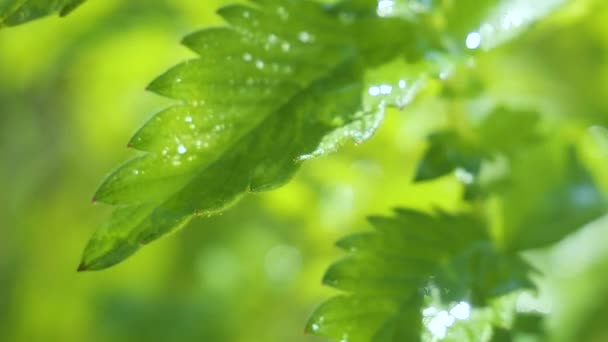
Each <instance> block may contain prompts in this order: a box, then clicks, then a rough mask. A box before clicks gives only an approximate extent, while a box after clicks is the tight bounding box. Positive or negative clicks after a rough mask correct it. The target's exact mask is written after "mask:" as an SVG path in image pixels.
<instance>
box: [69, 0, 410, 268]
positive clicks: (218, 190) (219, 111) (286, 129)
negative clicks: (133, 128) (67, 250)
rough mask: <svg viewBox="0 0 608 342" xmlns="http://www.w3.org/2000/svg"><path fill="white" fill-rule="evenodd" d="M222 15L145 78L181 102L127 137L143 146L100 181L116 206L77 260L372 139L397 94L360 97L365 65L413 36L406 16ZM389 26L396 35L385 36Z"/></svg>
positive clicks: (103, 257)
mask: <svg viewBox="0 0 608 342" xmlns="http://www.w3.org/2000/svg"><path fill="white" fill-rule="evenodd" d="M219 14H220V15H221V16H222V17H223V18H224V19H225V20H226V21H227V22H228V23H229V24H230V26H227V27H217V28H209V29H205V30H202V31H200V32H197V33H194V34H191V35H189V36H188V37H186V38H185V39H184V44H185V45H186V46H188V47H190V48H191V49H192V50H193V51H195V52H196V53H197V54H198V55H199V58H197V59H193V60H189V61H186V62H184V63H182V64H179V65H177V66H175V67H173V68H172V69H170V70H169V71H167V72H166V73H165V74H164V75H162V76H160V77H159V78H157V79H156V80H155V81H153V82H152V83H151V84H150V86H149V89H150V90H152V91H153V92H155V93H158V94H160V95H163V96H166V97H170V98H173V99H176V100H179V101H180V102H179V103H177V104H175V105H174V106H172V107H170V108H167V109H165V110H164V111H162V112H160V113H158V114H156V115H155V116H154V117H153V118H152V119H150V121H148V123H146V124H145V125H144V126H143V127H142V128H141V129H140V130H139V131H138V132H137V133H136V134H135V136H134V137H133V138H132V139H131V141H130V143H129V145H130V146H131V147H133V148H135V149H137V150H140V151H143V152H144V153H142V154H140V155H139V156H138V157H136V158H134V159H132V160H130V161H128V162H127V163H125V164H124V165H122V166H121V167H119V168H118V169H117V170H116V171H115V172H114V173H112V174H111V175H110V176H109V177H108V178H107V179H106V180H105V182H104V183H103V184H102V185H101V187H100V188H99V190H98V191H97V193H96V195H95V200H96V201H99V202H104V203H108V204H112V205H116V206H117V209H116V211H117V213H116V215H115V216H116V217H117V218H115V219H113V220H111V221H110V223H109V224H108V225H107V226H105V227H104V228H103V229H100V230H99V231H98V232H97V233H96V234H95V236H94V237H93V238H92V240H91V241H90V242H89V244H88V246H87V247H86V250H85V252H84V256H83V261H82V265H81V267H80V269H81V270H85V269H100V268H104V267H108V266H111V265H113V264H115V263H117V262H119V261H120V260H122V259H123V258H125V257H126V256H128V255H129V254H131V253H133V252H134V251H135V250H137V249H138V248H139V246H140V245H142V244H145V243H148V242H150V241H152V240H155V239H157V238H158V237H160V236H162V235H165V234H167V233H169V232H171V231H174V230H175V229H176V228H179V227H181V226H182V225H184V224H185V223H186V222H188V221H189V220H190V219H191V218H192V217H193V216H195V215H211V214H214V213H216V212H218V211H221V210H224V209H225V208H227V207H228V206H230V205H231V204H232V203H234V202H235V201H236V200H238V199H239V198H240V197H241V196H243V195H244V194H245V193H247V192H257V191H264V190H269V189H273V188H275V187H277V186H280V185H282V184H283V183H285V182H286V181H287V180H288V179H289V178H290V177H291V176H292V175H293V174H294V172H295V171H296V169H297V168H298V166H299V163H300V161H301V160H303V159H306V158H309V157H311V156H317V155H322V154H325V153H327V152H330V151H332V150H335V149H336V148H337V147H339V146H341V145H342V144H344V143H345V142H346V141H349V140H353V141H355V142H362V141H364V140H365V139H367V138H369V137H370V136H371V135H372V134H373V132H374V131H375V129H376V128H377V127H378V125H379V123H380V120H381V119H382V115H383V109H384V107H385V106H386V105H389V104H391V101H390V99H386V96H388V95H389V93H390V92H388V93H386V92H383V93H382V94H380V93H379V94H374V96H365V97H364V93H365V89H364V84H363V83H364V76H365V75H364V71H365V68H371V67H374V66H377V65H381V64H383V63H385V62H387V61H389V60H392V59H393V58H395V57H397V56H400V55H402V53H401V52H400V51H402V50H401V49H402V48H403V49H407V48H408V46H409V44H410V43H411V42H412V41H415V40H416V32H415V31H414V30H413V28H412V26H411V24H409V23H408V22H406V21H403V20H399V19H382V18H378V17H375V16H374V17H367V16H361V17H357V16H356V15H355V17H354V19H353V20H346V21H345V20H341V19H340V16H343V15H344V13H338V12H336V11H335V10H334V9H333V8H332V7H326V6H321V5H319V4H317V3H314V2H307V1H289V0H287V1H278V2H277V1H258V3H257V6H246V5H231V6H228V7H224V8H222V9H220V10H219ZM390 32H401V34H400V35H393V36H390V37H389V38H387V40H383V41H382V45H378V43H377V41H376V37H377V36H382V35H388V34H389V33H390ZM133 213H136V214H133ZM128 216H132V219H130V220H129V219H125V220H123V219H122V218H124V217H128ZM126 251H128V253H127V252H126Z"/></svg>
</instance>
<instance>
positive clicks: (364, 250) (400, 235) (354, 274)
mask: <svg viewBox="0 0 608 342" xmlns="http://www.w3.org/2000/svg"><path fill="white" fill-rule="evenodd" d="M370 222H371V223H372V224H373V226H374V228H375V231H374V232H369V233H361V234H356V235H351V236H349V237H347V238H345V239H343V240H341V241H339V242H338V246H339V247H341V248H343V249H345V250H347V251H349V256H348V257H346V258H345V259H343V260H341V261H338V262H337V263H335V264H333V265H332V266H331V267H330V268H329V269H328V270H327V272H326V274H325V276H324V278H323V281H324V283H325V284H327V285H330V286H332V287H335V288H337V289H340V290H343V291H346V292H349V294H348V295H341V296H338V297H335V298H333V299H330V300H329V301H327V302H326V303H324V304H322V305H321V306H320V307H319V308H318V309H317V310H316V311H315V312H314V314H313V315H312V317H311V318H310V320H309V322H308V324H307V327H306V329H307V331H308V332H311V333H314V334H317V335H322V336H326V337H330V338H334V339H336V340H340V339H343V340H348V341H417V340H420V336H421V322H422V300H421V299H422V296H423V294H424V292H425V291H426V290H427V289H428V288H438V289H439V290H440V292H441V297H442V299H443V300H444V301H446V302H452V301H464V300H466V301H470V302H472V303H473V304H474V305H485V302H486V301H487V300H488V299H490V298H492V297H495V296H499V295H502V294H505V293H508V292H511V291H513V290H515V289H521V288H530V287H532V284H531V282H530V281H529V280H528V278H527V273H528V272H529V270H530V268H529V266H528V265H527V264H526V263H525V262H524V261H523V260H522V259H521V258H519V257H518V256H515V255H505V254H502V253H500V252H499V251H497V250H496V248H494V247H493V244H492V242H491V240H490V238H489V237H488V236H487V233H486V227H485V225H484V224H483V223H481V222H479V221H478V220H477V219H475V218H474V217H472V216H470V215H466V214H458V215H450V214H446V213H441V212H440V213H437V214H435V215H433V216H431V215H427V214H424V213H421V212H416V211H412V210H403V209H400V210H397V211H396V214H395V216H394V217H373V218H371V219H370ZM405 337H407V338H405Z"/></svg>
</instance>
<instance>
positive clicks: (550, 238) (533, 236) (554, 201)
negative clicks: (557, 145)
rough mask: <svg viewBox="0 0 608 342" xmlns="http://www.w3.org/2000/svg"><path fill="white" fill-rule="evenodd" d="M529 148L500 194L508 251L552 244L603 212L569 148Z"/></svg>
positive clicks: (588, 176)
mask: <svg viewBox="0 0 608 342" xmlns="http://www.w3.org/2000/svg"><path fill="white" fill-rule="evenodd" d="M558 151H559V153H555V154H553V153H551V152H550V150H548V148H547V147H543V146H541V147H540V148H535V149H531V150H530V151H529V152H528V153H527V154H526V155H522V156H521V158H519V159H518V160H516V161H515V162H514V163H513V164H512V172H511V176H510V178H511V180H510V182H509V185H510V186H509V187H508V188H505V189H504V191H502V192H501V196H502V200H503V205H504V212H505V213H508V214H506V215H505V233H506V236H505V239H506V241H505V242H506V245H505V247H507V248H508V249H511V250H525V249H532V248H541V247H545V246H548V245H550V244H552V243H555V242H557V241H559V240H561V239H563V238H564V237H566V236H567V235H568V234H570V233H572V232H574V231H576V230H578V229H580V228H581V227H582V226H584V225H585V224H587V223H589V222H591V221H593V220H594V219H596V218H598V217H600V216H601V215H603V214H604V213H605V212H606V209H605V208H606V199H605V198H604V195H603V193H602V192H601V190H600V189H599V188H598V187H597V185H596V183H595V181H594V179H593V178H592V176H591V174H590V173H589V171H588V170H587V169H586V168H585V166H584V165H583V164H582V163H581V162H580V160H579V158H578V156H577V153H576V151H575V149H574V148H572V147H570V148H568V149H566V151H564V150H563V149H559V150H558Z"/></svg>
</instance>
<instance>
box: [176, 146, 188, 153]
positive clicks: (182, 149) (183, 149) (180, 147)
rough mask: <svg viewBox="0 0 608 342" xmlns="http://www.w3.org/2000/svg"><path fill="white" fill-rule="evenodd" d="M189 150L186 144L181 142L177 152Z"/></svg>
mask: <svg viewBox="0 0 608 342" xmlns="http://www.w3.org/2000/svg"><path fill="white" fill-rule="evenodd" d="M186 152H188V149H187V148H186V146H184V145H182V144H180V145H179V146H177V153H179V154H184V153H186Z"/></svg>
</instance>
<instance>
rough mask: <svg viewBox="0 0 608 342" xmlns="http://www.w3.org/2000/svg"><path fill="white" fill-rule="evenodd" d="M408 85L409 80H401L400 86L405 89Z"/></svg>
mask: <svg viewBox="0 0 608 342" xmlns="http://www.w3.org/2000/svg"><path fill="white" fill-rule="evenodd" d="M406 86H407V81H405V80H400V81H399V88H401V89H405V87H406Z"/></svg>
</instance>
